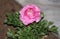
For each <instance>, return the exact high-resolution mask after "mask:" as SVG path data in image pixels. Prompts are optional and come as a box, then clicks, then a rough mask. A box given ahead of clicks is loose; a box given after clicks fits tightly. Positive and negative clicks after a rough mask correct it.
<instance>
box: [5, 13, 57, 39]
mask: <svg viewBox="0 0 60 39" xmlns="http://www.w3.org/2000/svg"><path fill="white" fill-rule="evenodd" d="M19 15H20V14H19V12H15V13H14V12H12V13H11V14H7V15H6V20H5V22H4V23H5V24H7V25H9V26H10V25H12V26H13V27H14V29H15V32H14V31H12V29H10V28H8V31H7V39H8V38H10V39H42V37H43V36H44V35H48V34H49V32H54V33H57V27H56V26H55V25H53V23H52V22H50V21H47V20H45V19H44V14H43V13H42V12H41V17H42V19H41V20H40V21H39V22H38V23H36V22H34V23H32V24H29V25H27V26H25V25H24V24H23V23H22V22H21V21H20V20H19Z"/></svg>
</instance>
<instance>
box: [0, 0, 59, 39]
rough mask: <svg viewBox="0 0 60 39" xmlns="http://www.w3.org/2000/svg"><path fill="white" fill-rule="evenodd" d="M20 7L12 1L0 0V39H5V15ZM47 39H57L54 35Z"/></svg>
mask: <svg viewBox="0 0 60 39" xmlns="http://www.w3.org/2000/svg"><path fill="white" fill-rule="evenodd" d="M21 8H22V6H21V5H20V4H18V3H16V2H15V1H14V0H0V39H5V36H6V32H7V28H8V26H7V25H4V24H3V22H4V20H5V14H6V13H8V12H11V11H16V10H19V9H21ZM48 39H58V38H57V37H55V36H54V35H52V34H50V36H49V38H48Z"/></svg>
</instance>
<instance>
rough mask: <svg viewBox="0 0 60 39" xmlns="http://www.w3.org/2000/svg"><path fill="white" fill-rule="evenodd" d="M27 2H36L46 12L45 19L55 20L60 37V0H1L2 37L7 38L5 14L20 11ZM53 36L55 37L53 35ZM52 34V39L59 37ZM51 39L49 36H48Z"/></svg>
mask: <svg viewBox="0 0 60 39" xmlns="http://www.w3.org/2000/svg"><path fill="white" fill-rule="evenodd" d="M26 4H35V5H37V6H38V7H39V8H40V9H41V11H43V12H44V14H45V19H47V20H48V21H52V22H54V25H56V26H57V27H58V32H59V37H60V0H0V39H5V38H4V37H5V36H6V31H7V25H3V22H4V19H5V14H6V13H8V12H11V11H18V10H19V9H21V8H22V7H23V6H25V5H26ZM52 36H53V37H52ZM56 37H57V35H56V36H55V37H54V35H52V34H50V39H58V38H56ZM48 39H49V38H48Z"/></svg>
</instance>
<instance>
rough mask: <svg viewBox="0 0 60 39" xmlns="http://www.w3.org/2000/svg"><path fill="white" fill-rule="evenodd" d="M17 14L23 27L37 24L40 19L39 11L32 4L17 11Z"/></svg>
mask: <svg viewBox="0 0 60 39" xmlns="http://www.w3.org/2000/svg"><path fill="white" fill-rule="evenodd" d="M19 13H20V16H19V17H20V20H21V21H22V22H23V24H24V25H28V24H30V23H33V22H34V21H36V22H39V21H40V19H41V16H40V9H39V8H38V7H37V6H35V5H33V4H30V5H26V6H25V7H23V9H22V10H20V11H19Z"/></svg>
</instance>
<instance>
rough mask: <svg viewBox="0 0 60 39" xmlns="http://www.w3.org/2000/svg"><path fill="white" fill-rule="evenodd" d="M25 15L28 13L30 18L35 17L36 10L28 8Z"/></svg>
mask: <svg viewBox="0 0 60 39" xmlns="http://www.w3.org/2000/svg"><path fill="white" fill-rule="evenodd" d="M25 15H26V16H27V17H28V18H34V11H33V10H32V9H28V10H26V13H25Z"/></svg>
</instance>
